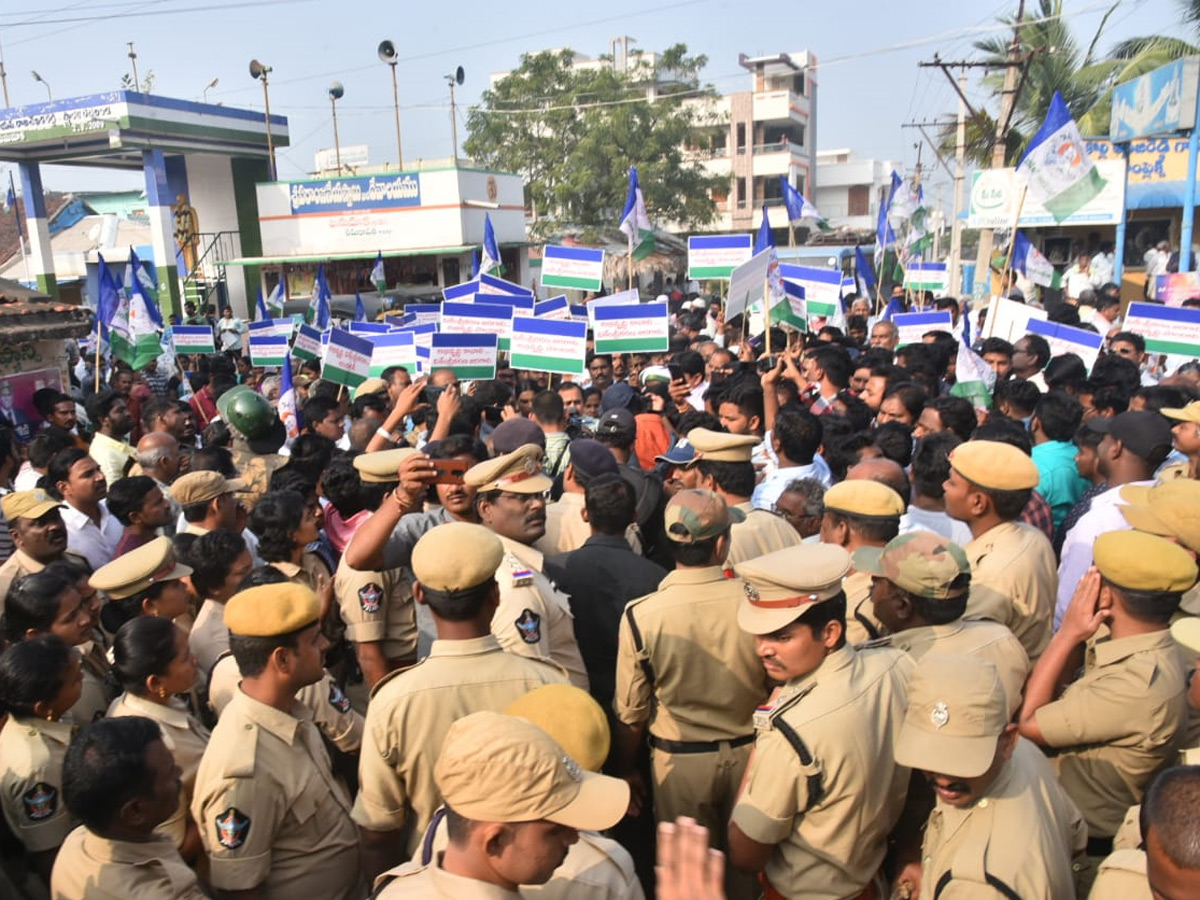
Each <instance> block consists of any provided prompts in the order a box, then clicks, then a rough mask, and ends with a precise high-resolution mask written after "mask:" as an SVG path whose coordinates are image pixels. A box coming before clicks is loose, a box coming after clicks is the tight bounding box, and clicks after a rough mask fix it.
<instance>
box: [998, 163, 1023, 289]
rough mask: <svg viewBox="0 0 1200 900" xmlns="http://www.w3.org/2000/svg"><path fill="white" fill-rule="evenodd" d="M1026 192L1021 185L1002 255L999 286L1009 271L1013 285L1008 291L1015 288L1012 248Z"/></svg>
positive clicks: (1015, 271) (1015, 240)
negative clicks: (1004, 251)
mask: <svg viewBox="0 0 1200 900" xmlns="http://www.w3.org/2000/svg"><path fill="white" fill-rule="evenodd" d="M1028 190H1029V184H1028V183H1025V184H1022V185H1021V196H1020V197H1019V198H1018V199H1017V211H1016V213H1015V214H1014V215H1013V225H1012V234H1011V235H1009V238H1008V252H1007V253H1005V254H1004V269H1005V271H1004V272H1003V273H1002V275H1001V277H1000V284H1001V286H1003V284H1004V280H1005V279H1006V278H1007V277H1008V272H1009V271H1011V272H1012V273H1013V283H1012V284H1010V285H1009V288H1010V289H1011V288H1013V287H1016V273H1017V270H1016V269H1015V268H1013V265H1012V255H1013V246H1014V245H1015V244H1016V242H1017V226H1018V225H1019V224H1020V222H1021V211H1022V210H1023V209H1024V208H1025V193H1026V192H1027V191H1028Z"/></svg>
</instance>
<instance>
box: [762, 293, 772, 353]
mask: <svg viewBox="0 0 1200 900" xmlns="http://www.w3.org/2000/svg"><path fill="white" fill-rule="evenodd" d="M763 311H764V315H763V321H764V322H765V323H766V327H765V328H764V329H763V335H764V339H765V340H766V350H767V356H770V355H771V279H770V277H767V278H764V279H763Z"/></svg>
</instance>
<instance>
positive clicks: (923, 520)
mask: <svg viewBox="0 0 1200 900" xmlns="http://www.w3.org/2000/svg"><path fill="white" fill-rule="evenodd" d="M913 531H931V532H933V533H934V534H940V535H941V536H942V537H944V538H947V539H948V540H951V541H954V543H956V544H958V546H960V547H965V546H967V544H969V543H971V529H970V528H968V527H967V525H966V523H965V522H960V521H959V520H958V519H952V518H950V516H949V515H948V514H947V513H945V512H944V511H942V510H934V509H920V508H919V507H916V506H910V507H909V508H908V511H907V512H906V513H905V514H904V515H902V516H901V517H900V533H901V534H909V533H910V532H913Z"/></svg>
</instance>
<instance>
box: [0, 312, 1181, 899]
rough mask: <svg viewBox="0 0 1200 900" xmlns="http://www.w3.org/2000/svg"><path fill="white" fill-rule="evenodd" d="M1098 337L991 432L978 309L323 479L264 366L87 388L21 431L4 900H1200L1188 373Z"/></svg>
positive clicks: (408, 408)
mask: <svg viewBox="0 0 1200 900" xmlns="http://www.w3.org/2000/svg"><path fill="white" fill-rule="evenodd" d="M1078 293H1083V291H1082V290H1081V291H1079V292H1078ZM1104 293H1105V292H1104V290H1100V291H1099V292H1098V294H1099V295H1103V294H1104ZM1076 299H1077V298H1076ZM1087 299H1088V298H1087V297H1085V298H1084V300H1085V301H1086V300H1087ZM1095 302H1096V304H1097V309H1095V310H1091V313H1092V315H1090V316H1088V317H1087V318H1088V321H1090V322H1092V323H1093V327H1096V328H1097V329H1099V328H1100V327H1103V328H1104V329H1107V330H1105V331H1102V333H1103V335H1104V337H1105V347H1104V350H1103V352H1102V354H1101V356H1100V357H1099V359H1098V360H1097V361H1096V362H1095V364H1094V365H1092V366H1091V367H1090V369H1089V368H1088V367H1087V366H1086V365H1085V364H1084V363H1083V361H1082V360H1080V359H1079V357H1076V356H1073V355H1072V354H1062V355H1057V356H1056V355H1053V354H1052V352H1051V348H1050V345H1049V344H1048V343H1047V342H1046V341H1045V340H1044V339H1043V338H1042V337H1040V336H1038V335H1036V334H1025V335H1023V336H1021V337H1020V339H1019V340H1017V341H1015V343H1009V342H1008V341H1005V340H1002V339H999V338H988V339H985V340H982V341H979V342H977V344H976V347H975V350H976V351H977V352H978V354H979V355H980V357H981V358H982V359H983V360H984V362H985V363H986V364H987V366H988V367H990V369H991V370H992V371H993V372H994V373H995V376H996V383H995V387H994V389H993V390H992V391H991V392H990V393H991V396H990V398H986V399H985V398H982V397H981V396H980V395H979V394H973V395H971V396H970V397H964V396H959V395H958V393H959V392H956V391H955V376H956V360H957V341H958V340H959V339H960V337H959V336H960V335H961V334H962V330H961V323H960V316H963V315H965V314H966V313H965V311H964V310H963V309H962V307H961V306H960V304H959V303H958V302H957V301H955V300H953V299H950V298H941V299H939V300H937V301H936V305H937V308H939V309H946V310H949V311H950V312H951V313H952V316H953V319H954V323H955V324H954V331H953V332H950V331H934V332H930V333H928V334H926V335H924V336H923V338H922V339H921V340H920V341H919V342H916V343H909V344H906V345H903V346H900V345H899V339H900V333H899V330H898V328H897V327H896V325H895V323H894V322H892V321H890V320H889V319H886V318H882V317H880V318H876V317H875V316H874V315H873V309H872V304H871V303H870V302H869V301H867V300H866V299H865V298H862V299H857V300H856V299H855V298H850V304H849V308H848V312H849V315H848V316H847V318H846V321H845V327H844V328H839V327H833V326H830V325H827V326H826V327H823V328H821V329H820V330H819V331H817V332H816V333H813V334H807V335H806V334H799V333H795V332H784V331H778V330H775V331H772V332H771V333H770V334H769V335H759V336H757V337H754V338H752V339H749V340H747V339H746V335H745V334H744V333H743V331H742V323H741V322H740V321H734V322H729V323H726V322H725V321H724V319H723V316H722V314H721V309H720V304H719V303H709V302H708V301H706V300H704V299H702V298H700V299H697V298H693V299H685V298H682V297H681V298H676V299H673V300H672V302H671V311H672V329H671V339H670V349H669V350H667V351H665V352H661V353H631V354H595V353H589V356H588V359H587V360H586V371H585V373H584V374H583V375H582V376H580V377H576V378H564V377H561V376H554V377H550V376H548V375H546V374H545V373H542V372H536V371H516V370H514V369H512V368H511V367H509V366H508V365H507V364H506V363H505V361H504V359H501V360H500V361H499V362H498V365H497V371H496V377H495V378H494V379H491V380H475V381H472V382H469V383H465V382H460V381H459V380H458V378H456V377H455V375H454V373H453V372H452V371H450V370H435V371H433V372H431V373H429V374H428V376H421V377H417V373H414V372H410V371H408V370H407V369H405V368H404V367H399V366H394V367H391V368H389V369H387V370H385V371H384V372H383V373H382V377H379V378H370V379H367V380H366V381H364V382H362V383H361V384H359V385H358V386H357V387H356V388H354V389H352V390H347V389H346V388H344V387H342V386H341V385H339V384H336V383H333V382H332V381H329V380H325V379H323V378H322V377H321V366H320V363H319V362H305V363H303V364H302V365H301V366H299V367H298V368H297V370H296V371H295V373H294V374H293V377H292V384H293V386H294V390H295V392H296V395H297V397H296V401H297V407H298V412H299V416H298V424H299V426H300V433H299V434H298V435H294V436H292V437H289V436H288V432H287V428H286V426H285V425H284V422H283V421H282V420H281V419H280V416H279V411H278V409H277V406H278V400H279V391H280V379H279V376H278V374H275V373H271V372H269V371H268V372H263V371H262V370H259V369H256V368H255V367H254V366H253V365H252V363H251V360H250V359H249V358H247V357H244V356H242V355H241V346H240V344H238V345H236V346H235V345H234V341H240V336H241V334H242V333H243V330H239V328H238V327H237V325H234V324H229V325H227V326H226V328H225V329H224V331H223V334H225V335H227V339H225V340H224V341H223V347H224V349H225V352H224V353H221V354H218V355H214V356H204V357H191V358H188V357H182V358H180V361H179V362H180V369H181V371H182V373H183V377H184V378H186V379H187V383H186V384H184V383H183V382H182V380H181V378H180V377H179V376H168V375H166V374H160V373H159V371H158V367H157V366H151V367H149V368H147V369H144V370H142V371H138V372H133V371H131V370H130V369H129V368H128V367H127V366H124V365H123V364H119V363H113V364H112V365H111V366H110V367H109V368H108V370H107V371H106V372H104V373H102V375H103V378H101V379H96V378H95V372H94V370H90V369H88V362H87V360H86V359H85V360H82V361H81V363H80V371H79V375H80V378H79V384H78V386H77V387H76V388H73V389H72V390H71V391H70V392H68V393H63V392H59V391H57V390H46V391H41V392H39V394H38V396H37V397H35V402H36V407H37V409H38V411H39V413H40V414H41V416H42V419H43V422H42V423H41V424H40V426H38V427H36V429H35V430H34V431H33V433H32V437H31V439H30V440H28V441H27V442H23V441H21V440H19V439H18V437H17V434H16V432H15V431H14V430H13V429H12V428H9V427H5V426H4V425H3V423H0V484H3V486H4V488H5V492H4V494H3V496H2V497H0V509H2V511H3V528H0V601H2V602H3V619H2V621H0V632H2V637H3V645H2V646H3V651H2V652H0V707H2V711H3V713H4V714H5V715H6V721H5V723H4V725H3V728H2V730H0V807H2V811H3V829H2V831H3V833H2V834H0V862H2V863H3V865H2V867H0V875H2V876H3V878H4V879H5V880H6V882H7V883H6V884H4V883H0V895H4V894H5V892H6V891H8V892H10V893H11V894H12V895H13V896H27V897H43V896H47V895H49V896H51V897H53V898H55V900H60V898H61V900H77V898H79V900H82V898H88V900H93V898H110V897H111V898H131V897H137V898H142V897H145V898H186V900H192V898H200V897H231V898H232V897H237V898H243V897H244V898H282V897H293V896H311V897H314V898H322V900H324V898H345V900H361V898H365V897H368V896H372V897H381V898H389V900H394V898H400V900H404V898H423V897H452V898H474V897H482V898H508V897H517V896H527V897H532V896H534V895H537V896H540V897H547V898H549V897H562V898H571V900H575V898H584V900H586V898H611V900H615V898H635V900H636V898H642V897H643V896H654V894H655V891H656V850H657V862H658V865H657V875H658V883H657V895H658V896H659V897H660V898H663V900H679V898H684V897H686V898H689V900H715V898H717V897H729V898H735V900H736V898H757V897H765V898H767V900H777V898H803V900H883V898H886V897H908V898H917V897H919V898H934V900H936V898H939V897H942V898H976V897H979V898H983V897H987V898H994V897H1006V898H1015V897H1020V898H1024V900H1031V898H1046V900H1062V898H1079V900H1085V898H1087V897H1091V898H1095V900H1107V898H1116V897H1120V898H1121V900H1139V898H1149V897H1156V898H1172V900H1178V898H1183V897H1197V896H1200V843H1198V842H1197V839H1196V836H1197V835H1200V768H1197V766H1196V765H1194V763H1196V762H1200V728H1198V727H1197V726H1198V724H1200V683H1197V682H1196V681H1195V679H1193V677H1192V676H1193V675H1194V673H1195V671H1196V669H1197V665H1198V658H1200V588H1198V587H1197V580H1198V571H1197V563H1196V556H1197V553H1198V552H1200V365H1197V364H1196V362H1195V361H1194V360H1192V361H1187V360H1184V361H1179V360H1174V361H1172V360H1164V359H1162V358H1159V357H1156V356H1153V355H1149V354H1147V352H1146V346H1145V341H1144V339H1143V337H1142V336H1141V335H1139V334H1136V333H1133V332H1129V331H1125V330H1122V329H1121V326H1120V323H1119V314H1120V309H1119V305H1118V306H1117V307H1116V308H1114V307H1112V306H1111V305H1109V304H1107V303H1106V302H1105V303H1103V309H1100V308H1099V307H1100V306H1101V304H1102V301H1100V300H1096V301H1095ZM1071 305H1072V307H1073V308H1075V309H1076V312H1075V313H1074V315H1075V316H1076V317H1078V315H1079V313H1078V309H1077V306H1078V304H1077V303H1073V304H1071ZM193 314H194V312H193ZM1064 315H1065V316H1067V317H1070V316H1071V313H1070V312H1069V311H1068V312H1066V313H1063V312H1062V311H1053V312H1052V318H1056V320H1060V321H1061V320H1062V319H1063V317H1064ZM231 316H232V313H231V312H230V313H229V316H228V318H231ZM1077 320H1078V319H1077ZM234 321H240V320H234ZM213 324H214V327H218V323H213ZM768 348H770V350H768ZM771 351H773V352H771ZM97 380H99V381H101V382H102V384H101V387H100V389H99V390H97V389H96V384H95V382H96V381H97ZM184 397H186V398H187V399H186V400H185V399H183V398H184ZM677 822H678V824H676V823H677Z"/></svg>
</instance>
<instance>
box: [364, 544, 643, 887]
mask: <svg viewBox="0 0 1200 900" xmlns="http://www.w3.org/2000/svg"><path fill="white" fill-rule="evenodd" d="M443 527H446V526H443ZM433 774H434V778H435V779H436V781H437V790H438V792H439V793H440V794H441V795H442V796H443V797H445V798H446V807H447V809H446V824H447V831H448V833H449V837H450V842H449V844H448V845H447V847H446V849H445V851H444V852H442V853H441V854H439V855H438V857H437V858H436V860H434V861H431V862H430V863H429V864H428V865H421V864H420V863H417V862H411V863H406V864H405V865H402V866H399V867H398V868H396V869H393V870H391V871H390V872H388V873H386V875H385V876H384V878H383V879H381V880H380V884H381V885H382V886H383V889H382V890H381V891H380V892H379V893H378V895H377V896H378V897H379V898H380V900H427V898H446V900H476V898H478V900H502V898H514V900H515V898H517V897H519V896H521V895H520V894H519V893H518V892H517V890H518V888H519V887H520V886H521V885H537V884H545V883H546V882H547V881H549V880H550V879H551V878H552V877H553V876H554V874H555V871H556V870H557V869H558V868H559V866H560V865H562V863H563V861H564V860H565V859H566V857H567V855H568V851H569V849H570V848H571V846H572V845H573V844H574V843H575V842H576V841H577V840H578V839H579V832H580V831H582V830H588V831H601V830H603V829H605V828H611V827H612V826H613V825H615V824H616V823H617V822H618V821H619V820H620V819H621V817H622V816H623V815H625V810H626V808H627V807H628V804H629V788H628V785H626V784H625V782H623V781H621V780H620V779H618V778H610V777H608V776H607V775H598V774H595V773H593V772H589V771H587V770H585V769H584V768H583V767H582V766H581V765H580V764H579V763H577V762H576V761H575V760H574V759H572V758H571V757H570V756H568V755H567V754H566V753H564V752H563V749H562V748H561V747H559V745H558V744H556V743H555V742H554V740H553V739H552V738H551V737H550V736H549V735H548V734H546V733H545V732H544V731H542V730H541V729H540V728H538V727H537V726H536V725H533V724H532V723H530V722H528V721H526V720H524V719H520V718H517V717H516V716H506V715H504V714H503V713H498V712H488V711H484V712H476V713H473V714H471V715H468V716H466V717H464V718H462V719H460V720H459V721H457V722H456V723H454V725H453V726H452V727H451V728H450V729H449V731H448V732H447V734H446V739H445V742H444V744H443V745H442V748H441V752H440V753H439V754H438V757H437V766H436V768H435V770H434V773H433ZM564 896H566V895H564ZM569 896H572V897H574V896H576V895H575V894H570V895H569Z"/></svg>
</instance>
